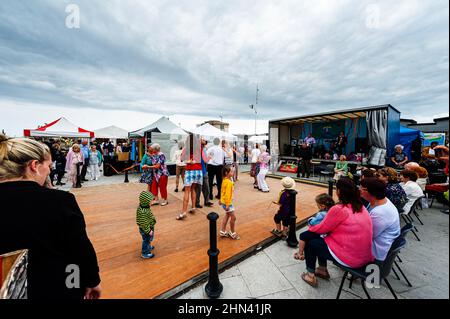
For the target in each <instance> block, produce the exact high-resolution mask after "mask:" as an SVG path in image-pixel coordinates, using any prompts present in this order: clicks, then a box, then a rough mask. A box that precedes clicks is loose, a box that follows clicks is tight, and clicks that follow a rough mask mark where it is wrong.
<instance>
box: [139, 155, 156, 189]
mask: <svg viewBox="0 0 450 319" xmlns="http://www.w3.org/2000/svg"><path fill="white" fill-rule="evenodd" d="M152 157H153V155H150V154H147V153H145V155H144V157H143V158H142V160H141V170H142V166H144V165H148V166H152V165H153V160H152ZM152 181H153V170H152V169H145V170H143V171H142V175H141V178H140V180H139V182H140V183H144V184H148V185H152Z"/></svg>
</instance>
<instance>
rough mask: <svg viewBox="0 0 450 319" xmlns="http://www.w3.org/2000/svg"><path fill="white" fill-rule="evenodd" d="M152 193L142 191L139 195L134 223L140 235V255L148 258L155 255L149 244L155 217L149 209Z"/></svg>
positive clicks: (153, 230)
mask: <svg viewBox="0 0 450 319" xmlns="http://www.w3.org/2000/svg"><path fill="white" fill-rule="evenodd" d="M152 200H153V195H152V193H150V192H149V191H143V192H141V194H140V195H139V207H138V208H137V210H136V224H137V225H138V226H139V233H140V234H141V236H142V250H141V257H142V258H144V259H149V258H153V257H155V255H154V254H153V253H152V250H153V249H154V248H155V247H153V246H152V245H151V243H152V241H153V239H154V236H155V224H156V218H155V216H154V215H153V213H152V210H151V209H150V203H151V202H152Z"/></svg>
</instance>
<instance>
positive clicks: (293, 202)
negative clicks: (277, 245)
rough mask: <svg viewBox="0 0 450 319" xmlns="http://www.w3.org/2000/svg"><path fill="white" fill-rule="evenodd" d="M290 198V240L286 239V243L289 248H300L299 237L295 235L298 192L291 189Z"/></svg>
mask: <svg viewBox="0 0 450 319" xmlns="http://www.w3.org/2000/svg"><path fill="white" fill-rule="evenodd" d="M289 198H290V199H291V205H290V208H291V209H290V212H289V216H290V224H289V235H288V238H287V239H286V243H287V244H288V246H289V247H297V246H298V240H297V235H296V233H295V230H296V229H295V228H296V227H295V226H296V223H295V221H296V219H297V216H296V214H295V209H296V208H295V206H296V198H297V191H296V190H295V189H290V190H289Z"/></svg>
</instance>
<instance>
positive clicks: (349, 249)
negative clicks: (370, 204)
mask: <svg viewBox="0 0 450 319" xmlns="http://www.w3.org/2000/svg"><path fill="white" fill-rule="evenodd" d="M336 188H337V195H338V197H339V204H337V205H335V206H333V207H332V208H331V209H330V210H329V211H328V213H327V215H326V216H325V218H324V220H323V221H322V222H321V223H320V224H318V225H315V226H310V227H309V230H310V231H311V232H314V233H317V234H319V235H321V236H320V237H318V238H317V239H314V240H311V241H308V242H307V244H306V247H305V261H306V270H307V272H305V273H303V274H302V279H303V280H304V281H306V282H307V283H308V284H309V285H311V286H313V287H317V278H316V277H319V278H323V279H329V278H330V274H329V273H328V270H327V260H331V261H334V262H337V263H339V264H341V265H343V266H346V267H351V268H359V267H362V266H364V265H366V264H368V263H370V262H372V261H373V260H374V258H373V255H372V220H371V218H370V215H369V213H368V211H367V209H366V208H365V207H364V206H363V204H362V202H361V198H360V194H359V191H358V189H357V188H356V186H355V184H354V183H353V181H352V180H351V179H349V178H345V177H344V178H341V179H339V180H338V181H337V183H336ZM316 260H319V267H317V268H316Z"/></svg>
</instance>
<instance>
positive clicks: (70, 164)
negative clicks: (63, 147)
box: [66, 144, 84, 188]
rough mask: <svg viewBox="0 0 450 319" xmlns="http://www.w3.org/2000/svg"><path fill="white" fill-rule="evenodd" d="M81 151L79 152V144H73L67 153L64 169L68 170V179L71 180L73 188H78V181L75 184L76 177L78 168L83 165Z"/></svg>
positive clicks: (77, 176)
mask: <svg viewBox="0 0 450 319" xmlns="http://www.w3.org/2000/svg"><path fill="white" fill-rule="evenodd" d="M83 161H84V158H83V153H82V152H81V148H80V145H78V144H73V145H72V148H71V152H69V154H67V162H66V171H68V172H69V180H70V181H72V187H73V188H79V187H81V186H80V183H78V186H77V178H80V176H79V175H80V173H79V172H78V169H79V167H80V166H81V165H83Z"/></svg>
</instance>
